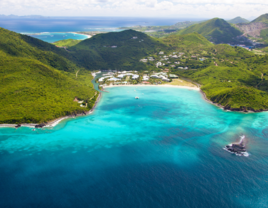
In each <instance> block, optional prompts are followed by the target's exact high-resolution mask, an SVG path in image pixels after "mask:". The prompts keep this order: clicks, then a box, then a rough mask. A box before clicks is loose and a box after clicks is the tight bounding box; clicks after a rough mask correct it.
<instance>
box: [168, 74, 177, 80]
mask: <svg viewBox="0 0 268 208" xmlns="http://www.w3.org/2000/svg"><path fill="white" fill-rule="evenodd" d="M169 78H171V79H177V78H179V77H178V76H177V75H176V74H169Z"/></svg>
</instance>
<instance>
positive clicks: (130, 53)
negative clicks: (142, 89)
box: [68, 30, 168, 71]
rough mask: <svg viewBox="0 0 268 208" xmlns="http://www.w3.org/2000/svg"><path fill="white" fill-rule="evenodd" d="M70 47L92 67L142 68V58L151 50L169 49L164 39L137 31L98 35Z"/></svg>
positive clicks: (81, 62)
mask: <svg viewBox="0 0 268 208" xmlns="http://www.w3.org/2000/svg"><path fill="white" fill-rule="evenodd" d="M68 50H69V51H70V52H71V54H72V55H73V56H74V57H75V59H76V60H77V63H78V64H80V65H81V66H83V67H85V68H87V69H90V70H98V69H124V70H129V69H130V68H131V69H132V70H137V71H139V70H142V69H145V65H144V64H143V63H141V62H139V60H140V59H141V58H143V57H144V56H147V55H148V54H152V53H158V52H159V51H161V50H168V47H167V46H166V45H165V44H163V43H162V42H161V41H159V40H157V39H155V38H152V37H149V36H148V35H146V34H144V33H141V32H137V31H134V30H125V31H122V32H111V33H105V34H98V35H95V36H93V37H92V38H89V39H86V40H84V41H82V42H80V43H78V44H77V45H75V46H73V47H69V48H68Z"/></svg>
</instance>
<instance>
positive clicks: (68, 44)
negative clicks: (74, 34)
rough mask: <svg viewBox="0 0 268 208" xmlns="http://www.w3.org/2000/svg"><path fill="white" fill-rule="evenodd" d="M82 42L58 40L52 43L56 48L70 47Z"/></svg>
mask: <svg viewBox="0 0 268 208" xmlns="http://www.w3.org/2000/svg"><path fill="white" fill-rule="evenodd" d="M81 41H82V40H74V39H65V40H59V41H56V42H54V43H53V45H56V46H58V47H71V46H74V45H76V44H78V43H80V42H81Z"/></svg>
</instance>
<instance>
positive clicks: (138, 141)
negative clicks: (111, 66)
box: [0, 87, 268, 208]
mask: <svg viewBox="0 0 268 208" xmlns="http://www.w3.org/2000/svg"><path fill="white" fill-rule="evenodd" d="M108 90H109V93H104V94H103V97H102V99H101V101H100V103H99V104H98V106H97V108H96V110H95V111H94V113H93V114H91V115H89V116H85V117H79V118H75V119H69V120H65V121H63V122H61V123H60V124H59V125H58V126H56V127H54V128H50V129H44V130H41V129H38V130H36V131H32V130H31V129H30V128H25V127H24V128H19V129H17V130H15V129H13V128H0V178H1V180H0V207H27V208H28V207H115V208H119V207H124V208H125V207H133V208H136V207H183V208H184V207H198V208H199V207H217V208H221V207H222V208H228V207H230V208H234V207H267V206H268V203H267V202H268V197H267V196H268V185H267V183H268V175H267V173H268V151H267V147H268V113H258V114H253V113H252V114H243V113H236V112H225V111H223V110H221V109H219V108H217V107H215V106H213V105H211V104H209V103H207V102H206V101H204V100H203V99H202V96H201V94H200V93H199V92H198V91H193V90H188V89H179V88H164V87H118V88H109V89H108ZM135 96H139V97H140V99H139V100H136V99H134V97H135ZM243 134H245V135H246V138H247V139H248V152H249V153H250V156H249V157H238V156H235V155H232V154H230V153H228V152H226V151H224V150H223V149H222V148H223V147H224V145H226V144H229V143H231V142H234V141H236V140H238V139H239V136H241V135H243Z"/></svg>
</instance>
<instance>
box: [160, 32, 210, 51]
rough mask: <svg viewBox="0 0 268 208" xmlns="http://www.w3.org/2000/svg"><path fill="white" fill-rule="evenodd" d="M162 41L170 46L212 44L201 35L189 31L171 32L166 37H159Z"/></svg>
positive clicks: (193, 46) (191, 46)
mask: <svg viewBox="0 0 268 208" xmlns="http://www.w3.org/2000/svg"><path fill="white" fill-rule="evenodd" d="M161 40H162V41H163V43H165V44H167V45H168V46H172V47H178V48H181V47H187V48H196V49H197V48H198V47H204V46H212V45H213V44H212V43H211V42H209V41H208V40H207V39H206V38H204V37H203V36H202V35H200V34H198V33H197V32H195V33H190V34H186V35H179V34H171V35H169V36H167V37H166V38H163V39H161Z"/></svg>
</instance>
